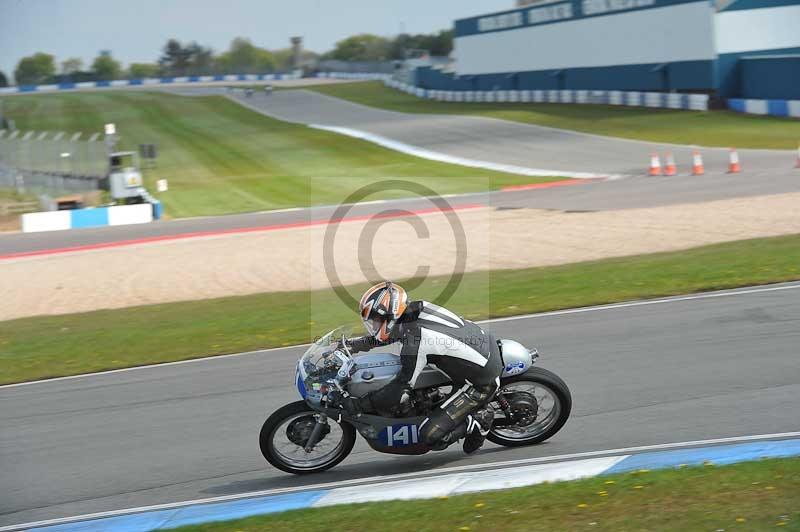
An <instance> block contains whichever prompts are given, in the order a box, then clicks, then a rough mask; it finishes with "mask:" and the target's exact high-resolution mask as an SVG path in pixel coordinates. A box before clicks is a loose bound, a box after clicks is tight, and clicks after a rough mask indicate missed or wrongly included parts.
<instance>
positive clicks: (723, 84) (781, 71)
mask: <svg viewBox="0 0 800 532" xmlns="http://www.w3.org/2000/svg"><path fill="white" fill-rule="evenodd" d="M715 5H720V7H721V10H720V11H719V12H717V11H716V8H715ZM798 53H800V0H733V1H729V2H726V3H724V4H717V3H715V2H711V1H710V0H564V1H561V2H551V3H548V4H545V5H539V6H536V5H533V6H529V7H528V8H524V9H515V10H509V11H504V12H501V13H494V14H490V15H484V16H480V17H472V18H468V19H462V20H458V21H456V23H455V53H454V55H455V58H456V68H455V71H456V74H457V75H456V76H451V77H450V79H449V80H448V78H447V77H446V75H440V74H436V73H430V72H428V73H425V72H422V73H421V75H420V76H419V77H418V78H417V82H418V84H419V85H421V86H424V87H427V88H435V89H442V90H494V89H498V90H524V89H544V90H568V89H577V90H593V89H597V90H626V91H671V90H679V91H685V92H698V91H707V92H711V91H717V92H718V94H719V95H720V96H721V97H724V98H731V97H745V98H766V96H763V95H767V94H769V95H771V96H769V97H770V98H777V97H780V98H788V99H797V98H800V84H798V83H796V82H795V77H794V72H795V71H796V64H795V63H793V62H792V61H791V60H787V61H783V62H779V61H769V62H765V63H759V66H758V68H756V67H747V69H746V70H747V72H748V73H750V72H752V73H753V75H759V76H761V75H763V73H764V72H767V71H769V75H768V76H767V77H766V78H763V79H760V80H756V79H754V78H753V79H750V78H749V77H748V79H747V80H745V76H746V75H747V76H749V75H750V74H745V72H744V70H743V68H744V67H743V65H744V63H743V62H742V58H744V57H751V56H761V55H771V56H774V55H776V54H798ZM767 85H771V86H767ZM747 91H750V93H748V92H747ZM753 91H755V92H753ZM778 95H780V96H778Z"/></svg>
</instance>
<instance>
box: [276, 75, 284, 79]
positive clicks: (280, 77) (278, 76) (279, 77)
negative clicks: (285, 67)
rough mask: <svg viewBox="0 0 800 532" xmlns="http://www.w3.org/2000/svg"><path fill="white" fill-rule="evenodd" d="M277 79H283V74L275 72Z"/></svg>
mask: <svg viewBox="0 0 800 532" xmlns="http://www.w3.org/2000/svg"><path fill="white" fill-rule="evenodd" d="M275 79H283V74H275Z"/></svg>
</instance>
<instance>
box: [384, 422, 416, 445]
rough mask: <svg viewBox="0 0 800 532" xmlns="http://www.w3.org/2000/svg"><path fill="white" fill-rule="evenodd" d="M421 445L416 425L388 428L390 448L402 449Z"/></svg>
mask: <svg viewBox="0 0 800 532" xmlns="http://www.w3.org/2000/svg"><path fill="white" fill-rule="evenodd" d="M415 443H419V435H418V432H417V426H416V425H394V426H391V425H390V426H388V427H386V444H387V445H388V446H389V447H402V446H405V445H412V444H415Z"/></svg>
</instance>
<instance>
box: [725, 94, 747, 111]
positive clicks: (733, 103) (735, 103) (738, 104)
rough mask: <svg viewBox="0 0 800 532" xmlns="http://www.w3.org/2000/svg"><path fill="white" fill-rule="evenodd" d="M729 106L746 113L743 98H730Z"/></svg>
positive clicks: (733, 109)
mask: <svg viewBox="0 0 800 532" xmlns="http://www.w3.org/2000/svg"><path fill="white" fill-rule="evenodd" d="M728 108H729V109H731V110H732V111H736V112H737V113H744V112H745V108H744V100H742V99H741V98H728Z"/></svg>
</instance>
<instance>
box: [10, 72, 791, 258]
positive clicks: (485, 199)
mask: <svg viewBox="0 0 800 532" xmlns="http://www.w3.org/2000/svg"><path fill="white" fill-rule="evenodd" d="M164 90H169V91H170V92H174V93H178V94H184V95H209V94H227V92H226V90H225V89H221V88H213V87H207V88H202V87H187V88H169V89H164ZM229 96H230V97H231V98H233V99H234V100H235V101H239V102H241V103H243V104H244V105H247V106H248V107H250V108H251V109H254V110H256V111H258V112H263V113H265V114H268V115H270V116H274V117H276V118H280V119H282V120H289V121H294V122H299V123H315V124H322V125H327V126H342V127H349V128H353V129H358V130H361V131H366V132H369V133H373V134H376V135H381V136H384V137H387V138H390V139H393V140H397V141H400V142H404V143H408V144H411V145H415V146H419V147H421V148H425V149H429V150H433V151H438V152H442V153H445V154H448V155H454V156H459V157H467V158H472V159H482V160H487V161H490V162H497V163H503V164H513V165H518V166H527V167H534V168H553V169H554V171H557V170H559V169H560V170H563V171H567V170H568V171H580V172H591V173H601V174H602V173H609V174H614V175H617V174H626V175H627V174H629V175H630V176H631V177H627V178H624V179H619V180H610V181H596V182H591V183H585V184H583V185H580V186H570V187H557V188H550V189H541V190H527V191H516V192H495V193H491V194H477V195H475V194H472V195H466V196H461V197H454V198H447V199H448V201H449V202H450V203H451V204H453V205H458V204H463V203H483V204H488V205H492V206H495V207H498V208H541V209H554V210H561V211H595V210H618V209H629V208H637V207H655V206H662V205H672V204H679V203H696V202H704V201H711V200H716V199H728V198H735V197H745V196H759V195H765V194H778V193H783V192H797V191H798V190H800V170H796V169H794V168H793V165H794V162H795V154H794V153H793V152H791V151H784V150H741V151H740V156H741V159H742V164H743V168H744V172H743V173H741V174H726V173H725V169H726V168H727V166H726V165H727V150H722V149H710V148H704V149H703V154H704V156H705V163H706V169H707V171H708V173H707V175H705V176H690V175H687V172H688V168H687V165H688V161H689V160H690V158H689V157H690V152H691V149H690V148H688V147H685V146H684V147H680V146H672V147H667V146H665V145H661V144H655V143H647V142H639V141H631V140H624V139H616V138H610V137H600V136H595V135H586V134H582V133H575V132H570V131H564V130H558V129H551V128H543V127H539V126H533V125H526V124H518V123H514V122H507V121H503V120H495V119H490V118H478V117H468V116H452V115H427V114H406V113H397V112H392V111H385V110H380V109H374V108H370V107H365V106H362V105H357V104H354V103H351V102H346V101H344V100H340V99H337V98H331V97H329V96H325V95H322V94H319V93H316V92H313V91H308V90H291V91H275V92H274V93H273V94H272V95H270V96H267V95H264V94H261V93H256V94H255V95H253V96H252V97H251V98H246V97H244V96H243V95H242V94H241V91H238V92H234V93H233V94H230V95H229ZM642 112H647V110H643V111H642ZM667 148H669V149H672V150H673V151H674V152H675V154H676V157H677V158H678V162H679V170H680V172H681V175H679V176H676V177H646V176H644V175H643V174H644V172H645V170H646V165H647V163H648V157H649V154H650V153H651V152H652V151H659V152H662V153H663V152H664V150H665V149H667ZM395 204H396V205H397V206H402V207H403V208H410V209H414V208H429V207H430V206H431V205H430V203H429V202H427V201H424V200H416V201H410V202H409V201H397V202H395V201H392V202H387V203H380V204H373V205H366V206H363V207H358V208H356V209H353V211H352V214H353V215H361V214H371V213H376V212H380V211H382V210H384V209H386V208H388V207H391V206H392V205H395ZM333 210H334V209H333V208H332V207H319V208H314V209H296V210H289V211H278V212H264V213H251V214H236V215H228V216H218V217H208V218H194V219H184V220H176V221H170V222H159V223H152V224H146V225H139V226H120V227H103V228H94V229H78V230H72V231H62V232H47V233H30V234H2V235H0V256H2V255H8V254H13V253H24V252H29V251H37V250H45V249H52V248H63V247H70V246H81V245H92V244H98V243H104V242H116V241H121V240H131V239H138V238H152V237H157V236H164V235H176V234H187V233H197V232H204V231H225V230H231V229H239V228H246V227H259V226H268V225H279V224H286V223H297V222H302V221H309V220H320V219H327V218H329V217H330V215H331V214H332V213H333Z"/></svg>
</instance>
